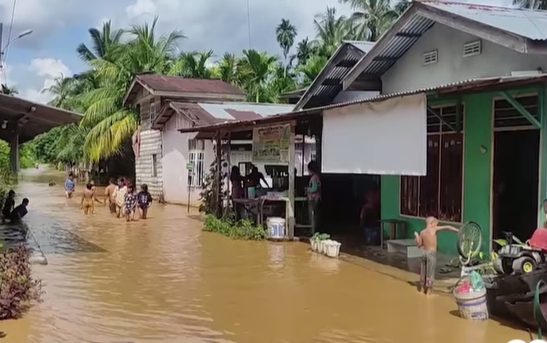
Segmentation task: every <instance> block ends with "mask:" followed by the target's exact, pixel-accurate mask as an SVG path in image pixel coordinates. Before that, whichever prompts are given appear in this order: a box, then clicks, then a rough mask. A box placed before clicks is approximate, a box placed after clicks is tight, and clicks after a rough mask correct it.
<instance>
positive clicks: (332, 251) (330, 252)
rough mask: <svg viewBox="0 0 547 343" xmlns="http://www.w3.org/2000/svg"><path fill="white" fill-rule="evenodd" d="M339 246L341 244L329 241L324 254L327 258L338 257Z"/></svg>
mask: <svg viewBox="0 0 547 343" xmlns="http://www.w3.org/2000/svg"><path fill="white" fill-rule="evenodd" d="M341 246H342V243H339V242H336V241H330V242H328V243H327V245H326V250H325V254H326V255H327V256H328V257H338V255H340V247H341Z"/></svg>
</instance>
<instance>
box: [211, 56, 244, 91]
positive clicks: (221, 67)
mask: <svg viewBox="0 0 547 343" xmlns="http://www.w3.org/2000/svg"><path fill="white" fill-rule="evenodd" d="M238 62H239V60H238V58H237V57H236V55H235V54H231V53H228V52H227V53H225V54H224V55H223V56H222V58H221V59H220V60H219V61H218V62H217V63H216V65H217V67H218V73H219V78H220V79H221V80H222V81H225V82H229V83H231V84H234V85H237V84H238V81H239V79H238V70H237V65H238Z"/></svg>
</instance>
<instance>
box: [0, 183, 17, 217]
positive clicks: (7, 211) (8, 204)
mask: <svg viewBox="0 0 547 343" xmlns="http://www.w3.org/2000/svg"><path fill="white" fill-rule="evenodd" d="M14 207H15V192H14V191H13V190H10V191H9V192H8V196H7V197H6V201H5V202H4V207H3V208H2V222H4V221H5V220H6V219H9V217H10V215H11V212H12V211H13V208H14Z"/></svg>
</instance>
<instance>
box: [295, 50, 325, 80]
mask: <svg viewBox="0 0 547 343" xmlns="http://www.w3.org/2000/svg"><path fill="white" fill-rule="evenodd" d="M327 61H328V58H327V57H325V56H321V55H314V56H312V57H310V59H308V61H307V62H306V64H304V65H301V66H300V67H299V68H298V71H299V72H300V73H302V75H303V79H302V86H309V85H310V84H311V83H312V82H313V80H315V78H316V77H317V75H319V73H320V72H321V70H323V68H324V67H325V65H326V64H327Z"/></svg>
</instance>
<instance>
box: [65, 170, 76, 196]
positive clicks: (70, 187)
mask: <svg viewBox="0 0 547 343" xmlns="http://www.w3.org/2000/svg"><path fill="white" fill-rule="evenodd" d="M75 188H76V182H75V181H74V174H72V173H70V174H68V178H67V179H66V180H65V196H66V197H67V199H70V198H72V193H74V189H75Z"/></svg>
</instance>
